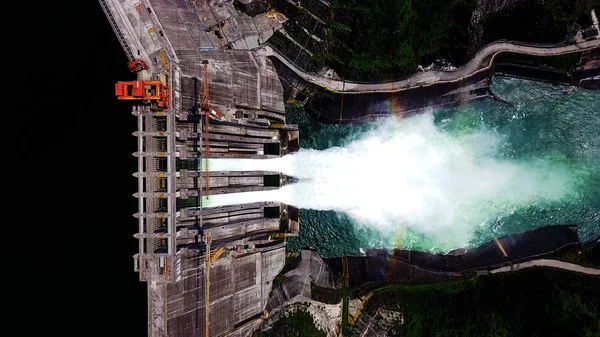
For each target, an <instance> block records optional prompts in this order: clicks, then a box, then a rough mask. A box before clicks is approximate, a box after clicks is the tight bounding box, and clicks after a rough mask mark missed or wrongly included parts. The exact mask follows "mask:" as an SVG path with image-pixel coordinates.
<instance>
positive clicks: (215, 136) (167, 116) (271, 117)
mask: <svg viewBox="0 0 600 337" xmlns="http://www.w3.org/2000/svg"><path fill="white" fill-rule="evenodd" d="M99 2H100V5H101V7H102V9H103V10H104V13H105V15H106V17H107V18H108V20H109V22H110V24H111V26H112V28H113V30H114V32H115V34H116V36H117V38H118V39H119V42H120V44H121V46H122V47H123V50H124V51H125V53H126V55H127V57H128V59H129V61H130V62H129V64H128V66H129V67H130V70H131V71H132V72H134V73H135V74H136V75H137V79H136V80H135V81H120V82H118V83H116V86H115V93H116V95H117V98H118V99H121V100H127V101H131V103H132V114H133V116H134V118H136V119H137V125H138V127H137V131H136V132H135V133H134V136H135V137H136V138H137V144H138V149H137V151H136V152H135V153H134V156H135V157H136V158H137V161H138V170H137V172H136V173H135V174H134V176H135V177H136V178H137V179H138V192H137V193H136V194H135V197H136V198H138V205H139V210H138V212H137V213H136V214H135V217H136V218H137V219H138V226H139V230H138V233H137V234H135V237H136V238H137V239H138V241H139V252H138V254H136V255H135V256H134V270H135V271H137V272H139V276H140V280H141V281H145V282H147V284H148V336H197V335H203V336H224V335H228V336H248V335H249V334H250V333H252V331H254V330H256V327H257V324H259V323H260V319H261V317H262V316H263V313H264V307H265V305H266V302H267V298H268V295H269V292H270V290H271V282H272V280H273V278H274V277H275V276H276V275H277V274H278V273H279V272H280V271H281V269H282V268H283V265H284V261H285V237H286V236H290V235H292V236H293V235H296V234H297V233H298V211H297V209H295V208H294V207H292V206H289V205H285V204H282V203H278V202H258V203H250V204H242V205H233V206H227V207H213V208H204V207H202V206H203V205H202V202H201V200H202V199H208V200H210V196H211V195H218V194H227V193H233V192H246V191H261V190H269V189H277V188H279V187H281V186H282V185H283V184H285V183H286V182H287V181H288V180H289V179H288V177H285V176H282V175H281V174H280V173H278V172H264V171H246V172H223V171H220V172H210V173H209V171H208V170H207V168H206V160H205V159H206V158H255V159H257V158H276V157H279V156H282V155H285V154H286V153H290V152H294V151H297V150H298V137H299V135H298V130H297V127H296V126H295V125H291V124H286V116H285V109H284V100H283V88H282V86H281V84H280V82H279V80H278V77H277V73H276V72H275V68H274V66H273V64H272V63H271V61H270V60H268V59H267V58H264V57H260V56H259V55H257V54H256V53H255V52H253V51H250V50H249V49H252V48H254V47H256V46H258V43H261V42H264V41H265V40H266V39H268V38H269V36H270V34H271V33H270V32H272V30H274V29H277V28H278V27H280V25H281V24H280V23H279V22H278V21H277V20H274V19H271V18H267V17H265V16H264V15H261V16H257V17H256V18H252V17H249V16H246V15H243V14H241V13H240V12H239V11H237V10H236V9H235V8H233V7H232V6H231V3H225V4H224V1H218V2H210V4H209V3H207V2H202V1H201V2H198V3H192V2H190V1H185V0H180V1H164V0H150V1H137V0H126V1H114V0H100V1H99ZM203 165H204V169H203Z"/></svg>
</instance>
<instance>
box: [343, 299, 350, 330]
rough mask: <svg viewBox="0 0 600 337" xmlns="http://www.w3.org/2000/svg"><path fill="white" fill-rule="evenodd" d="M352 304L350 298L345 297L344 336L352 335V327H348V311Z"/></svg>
mask: <svg viewBox="0 0 600 337" xmlns="http://www.w3.org/2000/svg"><path fill="white" fill-rule="evenodd" d="M349 305H350V302H349V299H348V297H347V296H346V297H344V301H343V302H342V334H343V335H344V336H349V335H350V327H349V326H348V310H349V309H350V308H349Z"/></svg>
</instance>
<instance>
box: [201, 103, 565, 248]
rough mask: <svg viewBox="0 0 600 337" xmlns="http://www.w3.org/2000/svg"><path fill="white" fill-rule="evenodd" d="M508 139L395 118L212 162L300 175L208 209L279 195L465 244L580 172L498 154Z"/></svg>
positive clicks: (550, 197)
mask: <svg viewBox="0 0 600 337" xmlns="http://www.w3.org/2000/svg"><path fill="white" fill-rule="evenodd" d="M502 142H503V139H502V137H500V136H499V135H497V134H496V133H495V132H493V131H492V130H479V131H476V132H474V133H470V134H463V135H449V134H448V133H445V132H443V131H440V130H438V129H437V128H436V127H435V125H434V123H433V115H432V114H431V113H427V114H423V115H419V116H415V117H412V118H408V119H403V120H396V119H393V120H392V119H390V120H389V121H386V122H384V123H383V124H382V125H381V126H379V127H378V128H376V129H375V130H374V131H372V132H370V133H368V134H366V135H365V136H364V137H362V138H361V139H359V140H356V141H354V142H352V143H350V144H349V145H348V146H346V147H344V148H341V147H334V148H329V149H327V150H323V151H318V150H310V149H301V150H300V151H299V152H297V153H295V154H291V155H286V156H284V157H282V158H277V159H266V160H252V159H210V165H209V166H210V169H211V170H215V171H221V170H231V171H243V170H265V171H279V172H282V173H284V174H287V175H290V176H294V177H297V178H299V179H300V182H299V183H296V184H292V185H288V186H284V187H282V188H280V189H279V190H274V191H264V192H248V193H239V194H234V195H215V196H211V197H210V203H209V205H208V206H220V205H225V204H234V203H248V202H256V201H280V202H283V203H287V204H291V205H295V206H297V207H300V208H308V209H317V210H334V211H339V212H346V213H347V214H349V215H350V216H351V217H353V218H354V219H355V220H357V221H358V222H360V223H363V224H368V225H371V226H376V227H377V228H378V229H380V230H382V231H383V232H384V233H389V234H390V235H397V234H401V232H402V229H404V228H407V227H409V228H411V229H412V230H414V231H417V232H420V233H423V234H426V235H428V236H431V237H432V238H435V240H436V241H437V242H438V244H439V245H440V248H442V247H446V248H447V249H448V248H455V247H461V246H464V245H466V244H468V241H469V240H470V239H471V237H472V234H473V232H474V231H475V230H476V229H477V228H478V227H479V226H491V224H493V222H494V220H495V219H496V218H497V217H499V216H503V215H506V214H508V213H510V212H512V211H514V210H515V209H517V208H519V207H524V206H527V205H531V204H533V203H536V202H544V201H555V200H558V199H560V198H562V197H565V196H567V195H568V194H570V193H571V192H572V187H573V184H574V178H573V177H572V176H571V174H570V173H569V171H568V169H567V168H566V167H564V166H562V165H561V164H557V163H551V162H549V161H545V160H542V159H532V160H530V161H527V162H523V161H519V162H517V161H510V160H505V159H496V158H495V157H494V154H495V152H496V151H497V150H498V149H499V147H500V146H501V145H502Z"/></svg>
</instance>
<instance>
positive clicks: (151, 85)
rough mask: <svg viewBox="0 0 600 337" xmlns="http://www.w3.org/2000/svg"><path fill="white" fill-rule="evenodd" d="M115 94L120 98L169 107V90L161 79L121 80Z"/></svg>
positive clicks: (157, 106)
mask: <svg viewBox="0 0 600 337" xmlns="http://www.w3.org/2000/svg"><path fill="white" fill-rule="evenodd" d="M115 94H116V95H117V99H119V100H141V101H145V102H146V103H153V104H154V105H155V107H156V108H160V109H167V108H168V107H169V90H168V87H167V86H166V85H164V84H163V83H162V82H161V81H142V80H138V81H128V82H126V81H119V82H117V83H116V85H115Z"/></svg>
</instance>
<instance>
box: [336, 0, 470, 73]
mask: <svg viewBox="0 0 600 337" xmlns="http://www.w3.org/2000/svg"><path fill="white" fill-rule="evenodd" d="M331 8H332V9H333V10H332V15H331V19H330V20H329V25H328V28H330V29H331V31H332V34H331V35H330V36H329V37H328V41H327V43H328V44H329V45H330V47H331V48H330V52H331V51H333V53H334V54H336V58H333V57H329V58H328V60H329V62H330V63H332V64H333V65H334V66H336V67H337V68H340V70H341V72H342V74H343V75H344V76H347V77H351V78H358V79H385V78H386V77H390V78H397V77H400V76H402V75H406V74H409V73H413V72H415V71H416V69H417V65H418V64H419V63H427V62H431V61H432V60H433V59H434V58H435V57H436V56H440V55H441V56H445V57H447V58H448V57H449V58H453V57H463V55H459V52H458V51H459V49H461V48H460V47H463V48H462V49H464V47H466V45H467V43H468V33H467V29H468V24H469V20H470V15H471V10H472V8H474V1H473V0H444V1H410V0H377V1H368V2H365V1H359V0H336V1H333V2H332V4H331ZM348 28H349V29H350V31H348ZM332 49H333V50H332ZM336 49H337V50H336ZM339 49H345V50H339ZM450 51H452V52H453V53H455V54H456V55H449V54H448V53H449V52H450ZM327 56H331V55H327Z"/></svg>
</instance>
